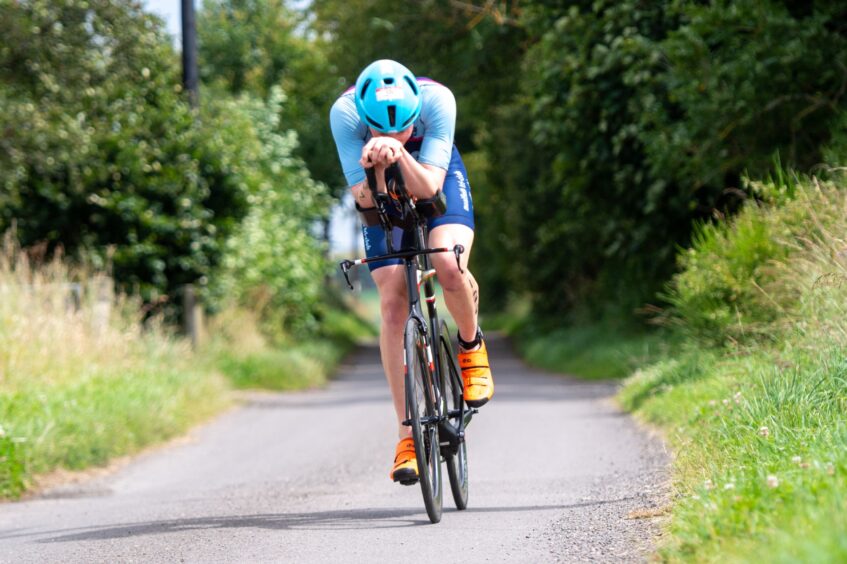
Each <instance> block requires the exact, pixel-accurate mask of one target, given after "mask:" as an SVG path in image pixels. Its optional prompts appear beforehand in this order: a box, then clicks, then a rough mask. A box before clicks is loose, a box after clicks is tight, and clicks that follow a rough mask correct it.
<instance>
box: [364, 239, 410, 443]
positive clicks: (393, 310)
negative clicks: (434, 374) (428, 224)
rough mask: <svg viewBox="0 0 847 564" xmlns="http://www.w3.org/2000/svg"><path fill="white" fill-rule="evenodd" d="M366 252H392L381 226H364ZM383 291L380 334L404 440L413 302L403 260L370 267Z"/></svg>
mask: <svg viewBox="0 0 847 564" xmlns="http://www.w3.org/2000/svg"><path fill="white" fill-rule="evenodd" d="M362 233H363V236H364V239H365V250H366V254H367V256H368V257H373V256H377V255H381V254H385V253H387V252H388V246H387V244H386V241H385V232H384V231H383V230H382V227H380V226H374V227H363V228H362ZM394 236H395V237H394V240H395V248H397V247H398V246H399V244H400V239H401V237H402V232H400V231H399V230H397V229H395V233H394ZM368 267H369V268H370V271H371V276H372V277H373V280H374V283H375V284H376V287H377V291H378V292H379V309H380V319H381V321H380V332H379V354H380V358H381V359H382V368H383V370H384V371H385V378H386V380H387V381H388V389H389V390H390V391H391V398H392V400H393V403H394V412H395V413H396V415H397V427H398V434H399V436H400V438H403V437H407V436H409V434H410V430H409V428H408V427H406V426H404V425H402V421H403V420H404V419H405V417H406V407H405V405H406V398H405V383H404V382H403V328H404V324H405V322H406V317H407V316H408V313H409V312H408V307H409V302H408V298H407V297H406V279H405V276H404V272H403V265H402V264H401V261H400V260H391V261H380V262H376V263H371V264H368Z"/></svg>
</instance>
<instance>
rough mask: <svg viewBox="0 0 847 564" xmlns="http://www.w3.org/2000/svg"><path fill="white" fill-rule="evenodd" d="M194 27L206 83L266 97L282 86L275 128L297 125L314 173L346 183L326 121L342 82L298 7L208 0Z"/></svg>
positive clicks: (259, 0)
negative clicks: (309, 33)
mask: <svg viewBox="0 0 847 564" xmlns="http://www.w3.org/2000/svg"><path fill="white" fill-rule="evenodd" d="M197 26H198V43H199V58H200V65H201V68H200V74H201V78H202V79H203V82H204V84H206V85H207V86H209V87H212V88H215V87H217V88H220V89H223V90H225V91H227V92H229V93H231V94H235V95H238V94H241V93H245V92H247V93H250V94H253V95H256V96H260V97H265V98H266V97H268V96H269V94H270V91H271V89H272V88H273V87H274V86H281V87H282V89H283V91H284V92H285V93H286V96H287V103H286V104H284V105H282V106H281V107H280V108H279V109H280V112H281V114H280V120H279V128H280V131H279V132H283V131H285V130H288V129H292V130H294V131H296V132H297V135H298V138H299V140H300V142H299V144H298V145H297V148H296V150H295V153H296V154H297V155H298V156H299V157H301V158H302V159H304V160H305V162H306V164H307V166H308V168H309V171H310V173H311V175H312V177H313V178H315V179H317V180H319V181H321V182H324V183H326V184H327V185H329V186H332V187H335V188H336V191H337V190H338V189H339V188H340V187H343V186H344V184H343V177H342V175H341V172H340V170H339V169H338V165H337V157H336V154H335V149H334V145H333V142H332V135H331V133H330V131H329V127H328V125H327V120H328V118H327V116H328V115H329V108H330V106H331V105H332V102H333V101H334V100H335V96H337V95H338V93H340V91H341V89H342V88H343V85H342V84H341V82H340V81H339V79H338V77H337V76H336V73H335V70H334V69H333V67H332V66H331V65H330V63H329V62H328V60H327V58H326V57H325V55H324V51H325V49H326V45H325V44H324V42H322V41H320V40H319V39H317V38H316V37H313V36H307V35H306V34H305V33H304V31H303V30H304V28H305V26H306V22H305V21H304V16H303V14H301V13H299V12H296V11H294V10H291V9H289V8H288V7H287V6H286V5H285V2H284V1H283V0H207V1H205V2H203V7H202V9H201V10H200V13H199V14H198V18H197Z"/></svg>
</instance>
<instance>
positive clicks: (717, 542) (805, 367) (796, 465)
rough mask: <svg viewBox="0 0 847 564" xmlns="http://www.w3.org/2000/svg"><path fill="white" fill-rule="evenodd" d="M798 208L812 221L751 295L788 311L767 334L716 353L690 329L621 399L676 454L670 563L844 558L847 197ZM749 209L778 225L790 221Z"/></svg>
mask: <svg viewBox="0 0 847 564" xmlns="http://www.w3.org/2000/svg"><path fill="white" fill-rule="evenodd" d="M797 198H798V199H797V200H796V201H794V202H792V204H791V205H792V207H793V208H794V210H800V211H801V212H802V213H803V214H804V215H805V217H807V218H808V221H807V225H805V227H802V226H800V228H798V226H796V225H795V226H794V227H793V228H792V229H791V230H783V231H782V233H783V235H781V238H780V239H779V240H777V243H778V244H779V245H782V246H783V250H782V251H781V252H780V253H776V257H777V258H775V259H771V260H770V261H769V262H768V263H766V264H763V265H762V266H761V267H759V270H760V271H763V272H764V271H765V270H766V277H765V278H764V279H763V280H765V281H766V282H765V281H760V283H759V284H758V287H752V286H751V288H750V291H751V292H755V293H756V294H757V296H758V297H757V299H758V300H766V301H767V303H769V304H770V305H769V307H770V308H771V309H772V311H778V312H779V314H778V315H776V316H773V317H772V318H771V319H767V318H760V319H757V327H756V329H757V333H758V334H759V335H763V334H766V335H767V336H768V338H767V339H759V338H754V339H749V340H748V341H747V342H746V343H744V342H738V343H735V344H734V345H730V346H728V347H723V348H715V347H711V346H708V344H706V343H705V342H700V341H698V340H697V338H693V337H691V335H692V334H693V333H688V335H689V338H688V339H687V344H686V346H685V347H684V349H683V350H680V351H677V354H675V355H674V356H673V357H668V358H665V359H663V360H661V361H660V362H657V363H654V364H652V365H649V366H646V367H644V368H642V369H641V370H639V371H638V372H637V373H636V374H635V375H634V376H632V378H631V379H630V380H628V381H627V384H626V387H625V388H624V390H623V392H622V393H621V396H620V397H621V401H622V402H623V403H624V405H626V406H627V407H628V408H630V409H633V410H635V411H636V412H637V413H639V414H640V415H641V416H642V417H645V418H646V419H648V420H649V421H651V422H654V423H658V424H660V425H661V426H662V427H663V428H665V429H666V431H667V436H668V439H669V441H670V443H671V445H672V446H673V448H674V451H675V453H676V457H675V461H674V490H675V492H674V493H675V498H676V504H675V507H674V510H673V516H672V519H671V523H670V532H671V533H672V534H671V535H666V536H665V537H664V539H665V540H664V543H663V547H662V551H661V553H660V555H661V557H662V558H663V559H666V560H671V561H677V560H685V561H689V560H694V561H703V562H751V561H762V562H843V561H847V536H845V535H844V531H845V530H847V501H845V500H847V419H845V414H847V317H845V314H847V260H845V258H844V257H845V256H847V238H845V237H846V236H845V233H847V214H845V210H847V193H845V192H844V191H843V190H840V189H837V188H835V187H833V186H821V185H819V184H818V183H816V182H814V181H810V182H808V183H807V184H806V185H805V186H804V187H802V189H801V190H799V192H798V196H797ZM745 213H747V214H749V215H761V216H764V217H762V218H752V221H759V222H762V223H765V222H771V223H774V224H775V225H777V226H778V221H779V218H780V214H781V213H782V212H781V211H780V210H778V209H775V210H772V209H769V208H751V209H748V210H745ZM782 215H785V214H782ZM745 221H748V222H749V221H750V220H745ZM775 231H776V232H779V231H778V230H775ZM798 231H799V232H800V233H802V234H801V235H799V236H798V235H796V234H797V233H798ZM733 242H734V239H733V237H732V236H728V237H726V238H725V243H726V244H728V245H732V244H733ZM733 252H734V251H732V250H731V249H730V250H728V251H727V250H721V251H720V253H723V254H726V255H731V254H732V253H733ZM707 258H709V257H707ZM710 260H714V259H713V258H710ZM753 282H754V280H751V281H748V282H747V284H751V285H752V284H753ZM748 305H749V304H739V306H740V307H747V306H748ZM736 334H737V335H744V334H745V328H744V327H743V326H738V328H737V332H736ZM747 334H749V333H747ZM705 340H706V339H704V341H705Z"/></svg>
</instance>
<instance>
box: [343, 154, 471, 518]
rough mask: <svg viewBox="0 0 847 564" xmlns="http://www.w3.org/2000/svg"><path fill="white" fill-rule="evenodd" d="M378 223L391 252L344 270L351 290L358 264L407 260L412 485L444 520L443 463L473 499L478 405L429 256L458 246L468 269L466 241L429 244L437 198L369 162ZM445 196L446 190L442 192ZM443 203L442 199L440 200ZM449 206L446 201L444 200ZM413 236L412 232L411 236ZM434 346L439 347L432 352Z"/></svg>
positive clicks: (456, 491) (461, 500)
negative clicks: (471, 433)
mask: <svg viewBox="0 0 847 564" xmlns="http://www.w3.org/2000/svg"><path fill="white" fill-rule="evenodd" d="M365 171H366V173H367V178H368V187H369V188H370V191H371V195H372V197H373V200H374V203H375V208H376V216H377V219H378V222H379V225H381V226H382V228H383V229H384V230H385V237H386V241H387V243H388V249H387V250H388V252H387V253H386V254H384V255H379V256H374V257H370V258H361V259H357V260H344V261H341V263H340V265H339V266H340V267H341V271H342V272H343V273H344V278H345V280H346V281H347V285H348V286H349V287H350V289H351V290H352V289H353V285H352V284H351V283H350V277H349V272H350V270H351V269H352V268H354V267H357V266H361V265H363V264H367V263H374V262H378V261H381V260H387V259H401V260H402V262H403V265H404V267H405V275H406V288H407V290H408V293H407V295H408V299H409V316H408V318H407V319H406V324H405V329H404V338H403V342H404V357H403V358H404V372H405V376H404V379H405V387H406V390H405V394H406V419H405V420H404V421H403V425H406V426H409V427H411V429H412V438H413V440H414V442H415V455H416V458H417V464H418V476H419V478H418V479H416V480H411V481H409V482H408V483H406V485H413V484H414V483H415V482H420V485H421V491H422V493H423V500H424V506H426V512H427V515H428V516H429V519H430V521H432V522H433V523H438V522H439V521H440V520H441V510H442V493H443V491H442V476H441V463H442V462H444V463H445V464H446V466H447V475H448V478H449V482H450V490H451V491H452V494H453V501H454V502H455V503H456V508H457V509H459V510H461V509H465V508H466V507H467V504H468V450H467V443H466V441H465V428H466V427H467V426H468V424H469V423H470V421H471V419H472V418H473V416H474V414H476V413H477V410H476V409H472V408H470V407H469V406H468V405H467V404H466V403H465V402H464V399H463V385H462V378H461V373H460V371H459V368H458V363H457V360H456V356H455V354H454V353H453V345H452V342H451V339H450V335H449V333H448V330H447V323H446V322H445V321H444V320H439V317H438V312H437V309H436V305H435V301H436V296H435V286H434V283H433V282H434V279H435V269H433V268H432V264H431V262H430V260H429V256H430V255H432V254H435V253H453V255H454V256H455V257H456V263H457V265H458V267H459V270H461V269H462V265H461V255H462V254H463V253H464V252H465V249H464V247H463V246H462V245H455V246H454V247H453V248H448V247H441V248H432V249H431V248H428V247H427V244H426V241H427V234H428V232H427V217H428V215H430V214H431V213H437V212H433V210H434V209H437V208H439V204H438V201H434V200H435V199H433V200H419V201H417V202H416V201H414V200H413V199H412V198H411V197H410V196H409V194H408V192H407V191H406V187H405V183H404V181H403V175H402V173H401V171H400V167H399V166H398V165H396V164H394V165H391V166H390V167H388V168H387V170H386V174H385V176H386V179H385V180H386V187H387V191H386V192H379V191H378V190H377V182H376V173H375V171H374V169H373V168H368V169H365ZM439 196H440V197H443V195H441V194H439ZM441 203H442V204H443V200H442V201H441ZM441 212H442V213H443V207H441ZM393 227H400V228H402V229H404V231H405V234H404V237H403V238H402V239H403V241H402V242H401V245H400V248H399V249H395V248H394V243H393V238H392V229H393ZM409 234H410V235H411V236H410V237H409V236H407V235H409ZM421 286H423V298H424V301H425V302H426V315H424V311H423V307H422V305H421ZM433 349H434V350H435V353H433Z"/></svg>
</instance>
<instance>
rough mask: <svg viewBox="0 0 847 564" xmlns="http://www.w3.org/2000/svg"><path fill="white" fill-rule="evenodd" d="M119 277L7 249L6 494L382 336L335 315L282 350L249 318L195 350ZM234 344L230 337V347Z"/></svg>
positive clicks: (186, 424) (162, 436) (0, 476)
mask: <svg viewBox="0 0 847 564" xmlns="http://www.w3.org/2000/svg"><path fill="white" fill-rule="evenodd" d="M111 288H112V283H111V281H110V280H108V279H106V278H104V277H102V276H99V275H92V274H90V273H86V272H75V271H71V270H69V269H68V267H67V266H66V265H64V264H63V263H62V262H61V261H58V260H57V261H55V262H52V263H50V264H46V265H42V266H39V267H38V268H33V267H31V266H30V264H29V262H28V260H27V256H26V255H25V253H23V252H22V251H21V250H20V249H19V248H17V246H16V245H15V244H14V243H13V241H12V240H11V239H10V238H8V237H7V238H6V239H5V240H4V241H3V242H2V245H0V499H16V498H18V497H20V496H21V495H22V494H23V493H24V492H26V491H27V490H28V489H30V488H32V487H33V486H34V485H35V483H36V476H37V475H39V474H44V473H48V472H51V471H54V470H57V469H67V470H81V469H85V468H87V467H90V466H98V465H105V464H106V463H107V462H108V461H109V460H110V459H112V458H114V457H118V456H122V455H127V454H132V453H134V452H137V451H139V450H140V449H142V448H144V447H146V446H148V445H152V444H156V443H159V442H162V441H165V440H167V439H169V438H171V437H174V436H176V435H179V434H182V433H184V432H185V431H186V430H188V429H189V428H190V427H191V426H193V425H195V424H197V423H199V422H201V421H203V420H205V419H207V418H209V417H211V416H212V415H214V414H216V413H218V412H219V411H220V410H222V409H223V408H224V407H226V406H227V405H228V404H229V403H230V395H229V393H228V392H229V391H230V390H231V389H232V388H233V387H236V388H245V387H250V388H256V387H261V388H268V389H276V390H290V389H299V388H304V387H310V386H316V385H321V384H323V383H324V382H325V381H326V378H327V377H328V376H329V374H330V373H331V372H332V370H333V369H334V367H335V365H336V364H337V363H338V362H339V361H340V360H341V358H342V357H343V356H344V354H345V353H346V352H347V351H348V350H349V349H350V348H351V347H352V346H354V344H355V340H356V338H357V337H358V336H359V335H362V334H368V331H370V332H371V333H372V329H370V328H369V327H368V326H367V325H366V324H363V323H362V322H361V321H359V320H358V319H357V318H356V317H354V316H352V315H350V314H346V313H344V312H341V311H340V310H339V311H335V310H333V311H329V312H327V314H326V318H325V319H324V324H323V325H324V328H325V330H324V334H323V335H321V338H320V340H315V341H312V342H306V343H293V344H289V345H287V346H278V347H271V346H270V345H268V344H267V342H266V341H265V340H264V338H263V337H262V336H261V334H260V332H259V331H258V329H257V325H256V324H253V325H250V323H251V322H252V321H251V319H250V317H249V315H246V316H245V315H242V317H243V318H245V319H247V322H245V323H242V324H241V325H238V324H237V323H236V324H233V323H231V322H232V321H233V319H236V320H237V317H238V316H237V315H236V316H235V317H234V318H233V317H231V318H230V319H229V320H224V322H225V324H226V326H227V328H228V330H229V332H230V334H229V338H228V339H227V338H223V337H218V338H216V340H213V343H214V344H213V345H212V346H210V347H208V348H205V349H203V350H201V351H199V352H195V351H192V350H191V349H190V347H189V346H188V345H187V344H186V342H185V341H184V340H183V339H180V338H177V337H175V336H174V335H171V334H170V333H169V331H168V330H167V328H166V327H164V326H161V325H158V324H156V323H154V322H152V321H150V320H147V322H145V323H142V320H141V317H140V314H139V311H140V310H141V308H140V304H139V303H137V302H135V301H133V300H129V299H126V298H122V297H120V296H118V297H115V296H113V295H112V294H111ZM222 343H225V344H222Z"/></svg>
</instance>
